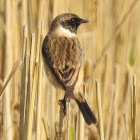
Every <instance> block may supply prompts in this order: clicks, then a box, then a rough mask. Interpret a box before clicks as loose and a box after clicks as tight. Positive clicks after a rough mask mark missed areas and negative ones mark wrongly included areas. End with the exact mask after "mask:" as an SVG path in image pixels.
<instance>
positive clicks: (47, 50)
mask: <svg viewBox="0 0 140 140" xmlns="http://www.w3.org/2000/svg"><path fill="white" fill-rule="evenodd" d="M85 22H87V21H86V20H82V19H80V18H79V17H78V16H77V15H75V14H71V13H68V14H66V13H65V14H61V15H59V16H58V17H56V18H55V19H54V21H53V22H52V25H51V28H50V31H49V33H48V35H47V36H46V37H45V39H44V42H43V45H42V54H43V58H44V61H45V69H46V73H47V76H48V78H49V80H50V82H51V83H52V84H53V85H54V86H55V87H60V88H62V89H64V90H65V98H64V100H63V103H64V105H65V102H66V99H67V98H68V99H71V98H74V99H75V101H76V103H77V104H78V106H79V108H80V110H81V112H82V114H83V116H84V119H85V121H86V123H87V124H88V125H90V124H91V123H96V118H95V116H94V114H93V113H92V111H91V110H90V108H89V106H88V104H87V102H86V100H85V99H84V97H83V96H82V93H83V92H82V90H81V88H80V86H81V84H82V82H83V81H82V74H83V73H82V72H83V71H82V65H83V50H82V48H81V45H80V43H79V40H78V38H77V36H76V33H77V28H78V26H79V25H80V24H81V23H85Z"/></svg>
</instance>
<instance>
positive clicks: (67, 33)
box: [57, 26, 76, 37]
mask: <svg viewBox="0 0 140 140" xmlns="http://www.w3.org/2000/svg"><path fill="white" fill-rule="evenodd" d="M57 32H58V33H59V35H65V36H69V37H74V36H76V34H75V33H72V32H71V31H70V30H69V29H65V28H63V27H62V26H60V27H59V28H58V30H57Z"/></svg>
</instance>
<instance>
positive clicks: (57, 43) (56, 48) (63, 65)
mask: <svg viewBox="0 0 140 140" xmlns="http://www.w3.org/2000/svg"><path fill="white" fill-rule="evenodd" d="M42 53H43V57H44V60H45V63H47V64H49V65H50V67H51V68H52V70H53V71H54V73H55V75H56V77H57V79H59V81H60V82H61V83H62V84H63V86H64V87H65V88H66V89H68V87H69V88H70V87H71V88H74V85H75V83H76V81H77V79H78V74H79V70H80V67H81V63H82V49H81V47H80V43H79V41H78V38H76V37H75V38H66V37H58V36H57V37H56V36H54V37H53V36H47V37H46V38H45V40H44V42H43V47H42Z"/></svg>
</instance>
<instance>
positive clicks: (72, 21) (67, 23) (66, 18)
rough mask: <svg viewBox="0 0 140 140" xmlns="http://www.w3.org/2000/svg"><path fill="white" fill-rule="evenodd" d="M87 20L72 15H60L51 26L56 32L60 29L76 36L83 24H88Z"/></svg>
mask: <svg viewBox="0 0 140 140" xmlns="http://www.w3.org/2000/svg"><path fill="white" fill-rule="evenodd" d="M86 22H88V21H87V20H84V19H81V18H79V17H78V16H77V15H75V14H72V13H64V14H61V15H58V16H57V17H56V18H55V19H54V20H53V22H52V24H51V30H55V29H57V28H59V27H62V28H64V29H67V30H69V31H70V32H71V33H74V34H76V33H77V29H78V27H79V25H80V24H81V23H86Z"/></svg>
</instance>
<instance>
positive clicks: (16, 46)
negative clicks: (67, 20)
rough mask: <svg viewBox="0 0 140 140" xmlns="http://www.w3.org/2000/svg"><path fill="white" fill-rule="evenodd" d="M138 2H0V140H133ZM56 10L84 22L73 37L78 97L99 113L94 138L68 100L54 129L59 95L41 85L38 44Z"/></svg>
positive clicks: (138, 128)
mask: <svg viewBox="0 0 140 140" xmlns="http://www.w3.org/2000/svg"><path fill="white" fill-rule="evenodd" d="M139 6H140V3H139V2H138V0H135V1H132V0H129V1H126V0H122V1H119V2H118V1H117V0H115V1H114V0H109V1H104V2H103V1H101V0H99V1H95V0H92V1H91V0H89V1H84V0H83V1H81V0H77V1H76V2H75V1H72V0H71V1H67V2H66V1H64V0H59V1H56V0H47V1H46V0H40V1H33V0H31V1H26V0H23V1H16V0H15V1H10V0H6V1H4V0H0V27H1V28H0V140H13V139H14V140H18V139H20V140H31V139H33V140H34V139H36V140H45V139H47V140H49V139H50V140H52V139H54V138H55V139H62V137H63V138H64V139H66V140H73V139H74V140H97V139H99V138H100V139H101V140H104V139H105V140H110V139H112V140H122V139H123V140H128V139H132V140H134V139H138V137H139V135H140V120H139V117H138V116H140V111H139V110H138V108H139V107H140V102H139V100H140V95H139V94H136V93H139V92H140V85H139V84H137V85H136V75H137V83H139V81H140V78H139V77H140V74H139V71H140V67H139V66H140V61H139V59H140V58H139V51H140V49H139V47H138V46H139V45H140V40H139V37H140V26H139V25H140V18H139V12H140V9H139ZM63 12H73V13H76V14H77V15H79V16H80V17H83V18H85V19H88V20H89V21H90V22H89V23H88V24H85V25H82V26H81V27H80V29H79V31H78V37H79V39H80V42H81V44H82V46H83V48H84V49H85V66H84V81H85V84H84V86H83V87H84V93H85V98H86V99H87V100H88V102H89V104H90V106H91V108H92V110H94V112H95V114H96V116H98V120H99V124H98V127H99V130H98V131H99V135H98V131H97V129H96V127H95V126H94V125H92V126H90V127H88V126H86V124H85V122H84V120H83V117H82V115H81V114H80V113H79V110H78V107H77V106H75V102H74V101H70V103H67V108H68V109H67V116H66V117H65V118H64V120H63V129H62V131H63V134H62V135H61V134H60V133H59V132H60V124H61V115H60V113H59V110H60V106H59V105H58V100H59V99H61V98H62V97H63V93H62V92H61V91H59V90H56V89H55V88H54V87H53V86H51V85H50V83H49V82H48V80H47V78H46V75H45V72H44V66H43V62H42V57H41V54H40V48H41V43H42V40H43V38H44V36H45V35H46V33H47V32H48V30H49V26H50V23H51V21H52V19H53V18H54V17H55V16H57V15H58V14H60V13H63ZM107 42H108V43H107ZM106 44H107V45H106ZM104 46H105V47H104ZM133 73H135V74H136V75H133ZM95 79H98V81H99V82H98V81H96V80H95ZM95 81H96V82H95ZM95 83H96V84H95ZM96 93H97V94H96Z"/></svg>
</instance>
